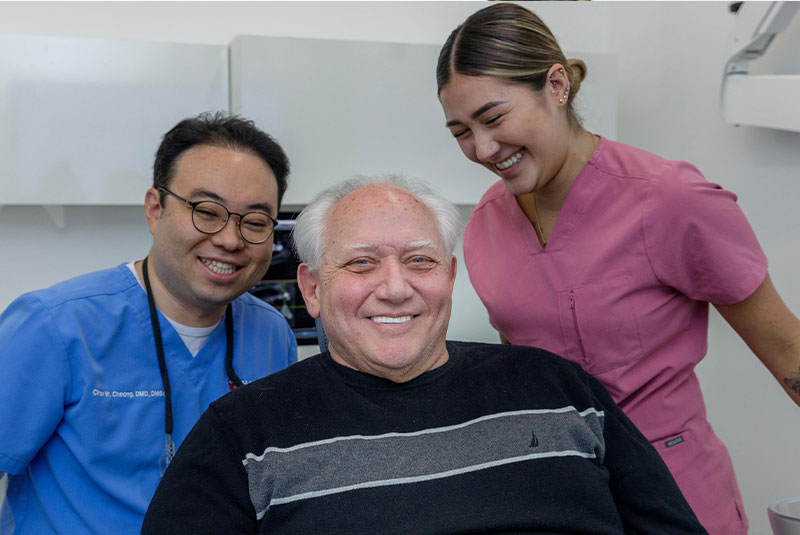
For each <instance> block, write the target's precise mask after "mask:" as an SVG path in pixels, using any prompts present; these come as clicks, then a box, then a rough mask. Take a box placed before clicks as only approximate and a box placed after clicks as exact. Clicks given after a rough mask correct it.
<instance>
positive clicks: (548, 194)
mask: <svg viewBox="0 0 800 535" xmlns="http://www.w3.org/2000/svg"><path fill="white" fill-rule="evenodd" d="M568 143H569V147H570V149H569V152H568V153H567V157H566V159H565V160H564V164H563V165H562V166H561V169H559V170H558V173H556V175H555V176H554V177H553V179H552V180H550V181H549V182H548V183H547V184H546V185H545V186H544V187H543V188H541V189H540V190H537V191H536V192H535V195H536V204H537V208H538V210H539V211H540V212H549V213H551V214H553V213H555V214H558V212H559V211H560V210H561V207H562V206H563V204H564V201H565V200H566V198H567V194H568V193H569V190H570V189H571V188H572V184H574V183H575V179H577V178H578V175H579V174H580V172H581V171H582V170H583V168H584V167H585V166H586V162H588V161H589V159H590V158H591V157H592V154H593V153H594V150H595V148H596V147H597V138H596V137H595V136H594V134H592V133H591V132H589V131H588V130H584V129H583V128H578V129H577V130H575V131H572V132H571V133H570V135H569V141H568Z"/></svg>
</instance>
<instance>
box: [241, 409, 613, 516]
mask: <svg viewBox="0 0 800 535" xmlns="http://www.w3.org/2000/svg"><path fill="white" fill-rule="evenodd" d="M603 416H604V414H603V412H602V411H596V410H595V409H587V410H585V411H582V412H579V411H578V410H577V409H575V408H574V407H571V406H568V407H563V408H559V409H548V410H522V411H513V412H503V413H497V414H491V415H487V416H483V417H481V418H476V419H474V420H469V421H467V422H463V423H460V424H456V425H451V426H446V427H436V428H430V429H423V430H419V431H415V432H411V433H385V434H381V435H351V436H344V437H334V438H331V439H327V440H321V441H316V442H308V443H304V444H298V445H296V446H292V447H289V448H274V447H269V448H266V449H265V450H264V451H263V452H262V453H260V454H253V453H248V454H247V455H246V456H245V458H244V460H243V461H242V463H243V464H244V466H245V469H246V471H247V476H248V480H249V490H250V499H251V501H252V503H253V506H254V507H255V510H256V511H257V517H258V518H259V519H260V518H262V517H263V516H264V515H265V514H266V512H267V510H268V509H269V507H270V506H276V505H280V504H285V503H291V502H295V501H298V500H305V499H311V498H316V497H319V496H326V495H329V494H336V493H340V492H347V491H350V490H355V489H363V488H372V487H381V486H387V485H402V484H408V483H417V482H422V481H428V480H432V479H439V478H445V477H451V476H456V475H459V474H465V473H469V472H474V471H477V470H484V469H487V468H492V467H495V466H501V465H504V464H510V463H518V462H522V461H529V460H534V459H542V458H552V457H583V458H595V457H597V458H599V459H600V460H601V461H602V458H603V455H604V451H605V449H604V443H603V430H602V418H603Z"/></svg>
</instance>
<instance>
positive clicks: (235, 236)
mask: <svg viewBox="0 0 800 535" xmlns="http://www.w3.org/2000/svg"><path fill="white" fill-rule="evenodd" d="M211 243H213V244H214V245H216V246H218V247H222V248H223V249H225V250H226V251H236V250H239V249H241V248H242V247H244V246H245V241H244V238H242V233H241V232H239V219H238V216H231V217H229V218H228V222H227V223H226V224H225V226H224V227H222V230H220V231H219V232H217V233H216V234H212V235H211Z"/></svg>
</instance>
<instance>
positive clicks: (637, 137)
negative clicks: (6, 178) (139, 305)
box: [0, 2, 800, 535]
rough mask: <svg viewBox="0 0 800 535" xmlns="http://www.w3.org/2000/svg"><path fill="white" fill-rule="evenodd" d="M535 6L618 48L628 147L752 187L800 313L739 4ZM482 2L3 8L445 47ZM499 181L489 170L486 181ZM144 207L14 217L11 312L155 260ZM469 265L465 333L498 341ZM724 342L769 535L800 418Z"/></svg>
mask: <svg viewBox="0 0 800 535" xmlns="http://www.w3.org/2000/svg"><path fill="white" fill-rule="evenodd" d="M528 6H529V7H533V8H534V9H535V10H536V11H537V12H538V13H539V14H540V15H541V16H542V18H543V19H544V20H545V21H546V22H547V23H548V24H549V25H550V26H551V27H552V28H553V30H554V32H555V33H556V35H557V36H558V37H559V38H560V39H561V41H562V45H563V46H564V48H565V49H570V50H593V51H596V52H611V53H616V54H619V59H618V65H617V68H618V73H619V82H618V87H619V99H618V109H619V115H618V121H617V128H618V133H617V136H616V137H617V139H618V140H619V141H622V142H626V143H629V144H632V145H635V146H638V147H641V148H644V149H647V150H651V151H653V152H656V153H658V154H661V155H663V156H665V157H668V158H676V159H686V160H689V161H692V162H693V163H695V164H696V165H697V166H698V167H699V168H700V169H701V171H703V172H704V173H705V174H706V175H707V176H708V177H709V178H710V179H712V180H714V181H717V182H719V183H721V184H722V185H723V186H725V187H727V188H729V189H732V190H733V191H735V192H737V193H738V194H739V195H740V204H741V205H742V207H743V209H744V210H745V213H746V214H747V215H748V217H749V218H750V220H751V222H752V224H753V226H754V228H755V230H756V232H757V234H758V235H759V237H760V239H761V242H762V245H763V247H764V249H765V251H766V253H767V255H768V257H769V259H770V266H771V267H770V272H771V274H772V277H773V280H774V282H775V284H776V286H777V287H778V289H779V291H780V292H781V293H782V295H783V297H784V299H785V300H786V302H787V303H788V305H789V306H790V307H791V308H792V309H793V310H794V311H796V312H800V280H798V279H797V278H796V277H793V276H792V275H793V272H796V269H797V266H798V265H800V247H798V246H797V245H798V244H797V237H796V235H797V231H798V230H799V229H800V225H798V223H797V222H796V221H795V219H794V212H795V210H794V204H795V200H796V199H798V198H800V180H798V176H800V172H798V171H800V150H798V149H799V148H800V135H798V134H790V133H781V132H776V131H768V130H763V129H755V128H738V129H737V128H734V127H732V126H730V125H727V124H725V123H724V122H723V121H722V119H721V117H720V114H719V111H718V108H717V106H718V101H717V99H718V94H719V80H720V75H721V70H722V65H723V63H724V53H725V51H726V50H727V45H728V35H729V32H730V30H731V28H732V26H733V16H732V15H729V14H728V13H727V12H726V6H727V2H710V3H704V2H693V3H675V2H668V3H660V2H650V3H634V2H622V3H611V4H608V3H582V2H581V3H542V4H535V5H530V4H528ZM480 7H482V6H481V4H478V3H474V2H466V3H465V2H413V3H394V2H380V3H372V2H353V3H342V2H319V3H317V2H298V3H281V2H269V3H261V2H242V3H239V2H225V3H217V2H200V3H194V2H169V3H161V2H146V3H122V2H110V3H104V2H88V3H65V2H55V3H38V2H36V3H27V2H0V33H18V34H33V35H61V36H76V37H78V36H79V37H100V38H121V39H145V40H156V41H173V42H190V43H209V44H227V43H228V42H229V41H230V40H231V39H232V38H233V37H234V36H235V35H237V34H256V35H259V34H260V35H276V36H278V35H279V36H296V37H318V38H337V39H358V40H375V41H391V42H411V43H441V42H443V41H444V39H445V37H446V36H447V34H448V33H449V32H450V30H451V29H452V28H453V27H455V25H457V24H458V23H460V22H461V21H462V20H463V18H464V17H465V16H466V15H468V14H469V13H472V12H473V11H475V10H477V9H479V8H480ZM798 27H800V20H798V21H795V24H794V26H793V28H792V32H793V33H792V35H793V36H794V37H795V41H794V42H795V43H796V42H797V41H796V37H797V35H798V33H797V32H796V31H795V30H797V29H798ZM779 44H780V43H778V42H776V46H777V45H779ZM433 69H434V66H433V65H432V66H431V76H433ZM589 69H590V71H589V76H592V71H591V65H589ZM796 72H800V69H797V71H796ZM431 98H435V96H434V95H431ZM787 105H797V104H796V103H787ZM265 128H266V129H267V130H268V126H266V125H265ZM156 141H157V140H154V143H155V142H156ZM154 146H155V145H154ZM457 150H458V149H457V148H456V146H455V144H453V151H457ZM98 157H102V155H98ZM427 178H429V179H430V180H431V181H433V182H435V180H436V177H427ZM492 180H493V179H492V178H491V177H487V186H488V184H489V183H491V181H492ZM290 187H300V186H299V185H298V184H293V185H292V186H290ZM0 195H1V193H0ZM1 198H2V197H1V196H0V199H1ZM141 212H142V210H141V208H140V207H122V208H110V207H66V209H65V221H66V225H65V227H64V228H57V227H56V226H55V225H54V224H53V223H52V222H51V221H50V220H49V219H48V216H47V215H46V214H45V212H44V210H43V209H42V208H41V207H20V206H16V207H14V206H8V207H5V208H3V209H2V210H0V251H2V253H0V254H2V258H3V260H4V261H3V262H0V280H2V281H3V282H2V284H0V308H3V307H5V306H6V305H7V304H8V302H10V301H11V299H13V297H15V296H16V295H17V294H19V293H20V292H22V291H25V290H29V289H33V288H38V287H41V286H44V285H47V284H50V283H52V282H56V281H58V280H61V279H63V278H66V277H68V276H71V275H74V274H78V273H81V272H84V271H88V270H92V269H97V268H101V267H106V266H110V265H114V264H116V263H118V262H120V261H122V260H129V259H134V258H140V257H141V256H143V255H144V254H145V253H146V251H147V248H148V244H149V234H148V232H147V227H146V226H145V224H144V220H143V217H142V213H141ZM468 213H469V207H462V214H464V216H465V217H466V216H467V214H468ZM459 255H460V251H459ZM460 258H461V257H460V256H459V259H460ZM461 267H462V271H461V273H460V275H459V277H458V279H457V282H456V294H455V297H454V316H453V328H452V329H451V336H452V337H456V338H465V339H466V338H470V339H483V340H495V335H494V333H493V332H492V331H491V329H490V328H488V327H487V323H486V313H485V311H484V309H483V308H482V306H481V305H480V303H479V302H478V301H477V298H476V297H475V296H474V292H473V291H472V290H471V288H470V286H469V282H468V280H467V277H466V276H465V275H466V272H465V271H464V270H463V263H462V265H461ZM709 346H710V349H709V356H708V358H706V359H705V361H704V362H703V363H702V364H701V366H700V367H699V374H700V377H701V382H702V384H703V388H704V391H705V393H706V399H707V402H708V409H709V415H710V418H711V421H712V423H713V424H714V426H715V428H716V430H717V432H718V434H719V435H720V436H721V437H722V438H723V439H724V440H725V442H726V444H727V445H728V447H729V449H730V450H731V454H732V456H733V460H734V464H735V466H736V469H737V473H738V477H739V482H740V486H741V488H742V492H743V495H744V500H745V506H746V509H747V513H748V515H749V516H750V521H751V526H752V529H751V533H753V534H756V535H762V534H763V535H766V534H768V533H769V527H768V522H767V519H766V512H765V509H766V505H767V503H769V502H770V501H774V500H777V499H779V498H783V497H788V496H794V495H800V483H798V481H800V478H798V475H800V463H798V462H797V455H796V450H797V444H798V443H800V425H798V414H800V413H798V409H797V407H795V406H794V405H793V404H792V403H791V402H790V400H789V399H788V397H787V396H786V395H785V394H784V393H783V392H782V390H781V389H780V388H779V387H778V385H777V384H775V381H774V380H773V379H772V377H771V376H770V375H769V374H768V373H767V372H766V370H765V369H764V368H763V367H762V366H761V365H760V364H759V363H758V361H757V360H756V359H755V357H753V355H752V354H751V353H750V352H749V350H748V349H747V348H746V347H745V346H744V345H743V344H742V343H741V341H740V340H739V339H738V338H737V337H736V335H735V334H734V333H733V331H732V330H730V328H728V327H727V325H725V324H724V321H722V320H721V319H720V318H719V316H718V315H715V316H714V317H713V318H712V324H711V336H710V341H709Z"/></svg>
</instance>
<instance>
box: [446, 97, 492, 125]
mask: <svg viewBox="0 0 800 535" xmlns="http://www.w3.org/2000/svg"><path fill="white" fill-rule="evenodd" d="M505 103H506V101H505V100H493V101H491V102H487V103H486V104H484V105H483V106H481V107H480V108H478V109H477V110H475V111H474V112H472V115H471V116H470V118H472V119H477V118H478V117H480V116H481V115H483V114H484V113H486V111H488V110H490V109H492V108H494V107H495V106H499V105H500V104H505ZM459 124H461V121H457V120H452V121H447V122H446V123H445V125H444V126H445V127H446V128H450V127H451V126H456V125H459Z"/></svg>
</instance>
